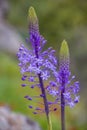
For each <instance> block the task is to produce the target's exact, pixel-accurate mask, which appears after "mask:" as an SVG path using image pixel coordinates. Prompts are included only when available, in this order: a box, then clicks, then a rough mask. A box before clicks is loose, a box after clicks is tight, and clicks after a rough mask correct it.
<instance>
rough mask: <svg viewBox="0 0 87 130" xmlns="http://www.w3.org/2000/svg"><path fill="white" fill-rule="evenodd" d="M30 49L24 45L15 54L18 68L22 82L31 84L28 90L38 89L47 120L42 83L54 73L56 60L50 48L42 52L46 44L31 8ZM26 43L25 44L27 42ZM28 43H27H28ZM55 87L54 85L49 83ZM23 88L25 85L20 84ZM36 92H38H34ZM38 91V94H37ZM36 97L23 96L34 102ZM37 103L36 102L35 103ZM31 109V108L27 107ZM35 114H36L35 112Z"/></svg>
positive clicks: (47, 113)
mask: <svg viewBox="0 0 87 130" xmlns="http://www.w3.org/2000/svg"><path fill="white" fill-rule="evenodd" d="M28 41H30V44H31V49H27V48H25V46H24V45H21V46H20V48H19V52H18V54H17V56H18V59H19V62H20V63H19V67H20V71H21V74H22V75H23V76H22V80H23V81H24V82H29V83H31V84H30V85H28V83H27V86H30V88H32V90H33V88H34V89H35V88H38V89H40V90H39V91H40V93H41V94H39V98H41V101H42V99H43V103H42V104H44V108H43V109H44V110H42V112H45V113H46V116H47V119H48V118H49V105H48V99H47V95H46V89H45V86H44V83H43V81H44V82H47V80H48V79H49V78H50V76H51V74H52V73H54V72H55V71H56V64H57V60H56V58H55V57H54V53H55V51H54V50H52V47H50V48H48V49H47V50H46V51H42V49H43V46H44V45H45V43H46V42H47V41H46V40H45V39H44V37H43V36H42V35H41V34H40V32H39V25H38V18H37V16H36V13H35V10H34V8H33V7H30V9H29V38H28ZM28 41H27V42H28ZM28 43H29V42H28ZM51 84H52V85H53V86H55V83H51ZM22 86H23V87H25V84H22ZM36 91H38V90H36ZM39 91H38V92H39ZM34 97H35V98H36V97H38V96H32V98H31V97H29V96H25V98H26V99H28V100H32V101H35V99H34V100H33V98H34ZM36 100H37V99H36ZM37 102H38V101H37ZM29 108H31V107H29ZM35 113H36V112H35ZM48 120H49V119H48Z"/></svg>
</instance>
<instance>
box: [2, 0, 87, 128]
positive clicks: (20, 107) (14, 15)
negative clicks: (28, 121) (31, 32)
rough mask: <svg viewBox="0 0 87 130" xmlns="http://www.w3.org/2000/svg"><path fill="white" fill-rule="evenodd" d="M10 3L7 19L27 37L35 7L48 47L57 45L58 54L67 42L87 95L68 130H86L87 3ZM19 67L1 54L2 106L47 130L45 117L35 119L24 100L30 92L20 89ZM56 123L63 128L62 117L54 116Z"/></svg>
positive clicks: (76, 0) (70, 0)
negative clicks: (28, 14)
mask: <svg viewBox="0 0 87 130" xmlns="http://www.w3.org/2000/svg"><path fill="white" fill-rule="evenodd" d="M9 3H10V10H9V14H8V19H7V20H8V22H9V23H10V24H12V25H13V26H15V28H16V29H17V30H18V31H19V32H20V34H21V35H22V36H23V37H24V38H25V37H26V36H27V35H28V19H27V12H28V8H29V7H30V6H33V7H34V8H35V10H36V12H37V15H38V18H39V24H40V30H41V34H43V35H44V37H45V38H46V39H47V41H48V44H47V45H46V47H48V46H53V48H54V49H56V50H57V52H58V50H59V47H60V43H61V42H62V40H63V39H66V40H67V42H68V43H69V46H70V53H71V59H72V60H71V68H72V71H73V73H74V74H76V75H77V77H78V78H77V79H79V80H80V84H81V95H82V94H83V95H84V96H83V98H82V97H81V98H82V99H81V103H79V105H77V106H76V107H75V108H74V109H73V110H71V109H67V128H68V129H69V130H86V129H87V116H86V114H85V113H86V107H87V104H86V103H84V102H83V100H87V96H86V95H87V94H86V91H85V90H87V88H86V84H87V43H86V42H87V0H43V1H41V0H9ZM57 55H58V53H57ZM72 63H73V64H72ZM17 64H18V63H17V61H16V59H15V58H14V57H11V56H10V55H7V54H2V53H0V103H1V105H3V104H7V105H8V104H10V105H11V108H12V109H13V110H15V111H17V112H22V113H24V114H26V115H29V116H31V117H32V118H33V119H35V120H37V121H39V122H40V124H41V126H42V128H43V130H46V129H47V128H46V119H45V116H44V115H43V118H41V115H39V116H38V117H37V116H34V115H33V114H32V112H31V111H30V110H29V109H28V107H27V106H28V105H29V102H28V101H26V100H25V99H24V98H23V97H24V95H25V94H26V93H27V92H28V91H30V90H28V89H23V88H21V87H20V84H21V79H20V77H21V75H20V72H19V68H18V66H17ZM82 92H83V93H82ZM85 96H86V98H85ZM84 104H85V105H84ZM77 117H78V118H77ZM52 120H53V128H54V130H57V129H60V122H59V120H60V116H59V117H56V113H54V114H52ZM58 124H59V125H58ZM71 126H72V127H71Z"/></svg>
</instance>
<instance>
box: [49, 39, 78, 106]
mask: <svg viewBox="0 0 87 130" xmlns="http://www.w3.org/2000/svg"><path fill="white" fill-rule="evenodd" d="M54 77H55V80H54V81H50V84H49V86H48V87H47V91H48V93H49V94H50V95H52V96H53V97H56V100H57V99H58V100H57V101H58V102H57V103H59V104H60V103H62V105H63V106H65V105H66V106H67V105H68V106H70V107H74V106H75V104H76V103H78V102H79V96H78V92H79V82H78V81H75V76H72V75H71V72H70V56H69V48H68V44H67V42H66V41H65V40H64V41H63V42H62V45H61V48H60V55H59V72H58V73H56V72H55V71H54ZM62 99H63V100H62ZM61 100H62V101H61Z"/></svg>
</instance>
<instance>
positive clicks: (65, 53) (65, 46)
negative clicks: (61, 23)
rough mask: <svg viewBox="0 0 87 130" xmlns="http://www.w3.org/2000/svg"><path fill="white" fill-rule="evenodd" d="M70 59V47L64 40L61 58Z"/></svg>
mask: <svg viewBox="0 0 87 130" xmlns="http://www.w3.org/2000/svg"><path fill="white" fill-rule="evenodd" d="M61 56H62V57H66V58H68V57H69V47H68V44H67V42H66V41H65V40H63V42H62V45H61V48H60V57H61Z"/></svg>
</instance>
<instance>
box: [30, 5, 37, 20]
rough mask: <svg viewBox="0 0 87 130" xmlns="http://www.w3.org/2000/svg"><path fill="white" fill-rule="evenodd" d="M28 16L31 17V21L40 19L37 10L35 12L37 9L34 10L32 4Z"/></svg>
mask: <svg viewBox="0 0 87 130" xmlns="http://www.w3.org/2000/svg"><path fill="white" fill-rule="evenodd" d="M28 18H29V21H30V22H36V21H38V18H37V15H36V12H35V10H34V8H33V7H32V6H31V7H30V8H29V11H28Z"/></svg>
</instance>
